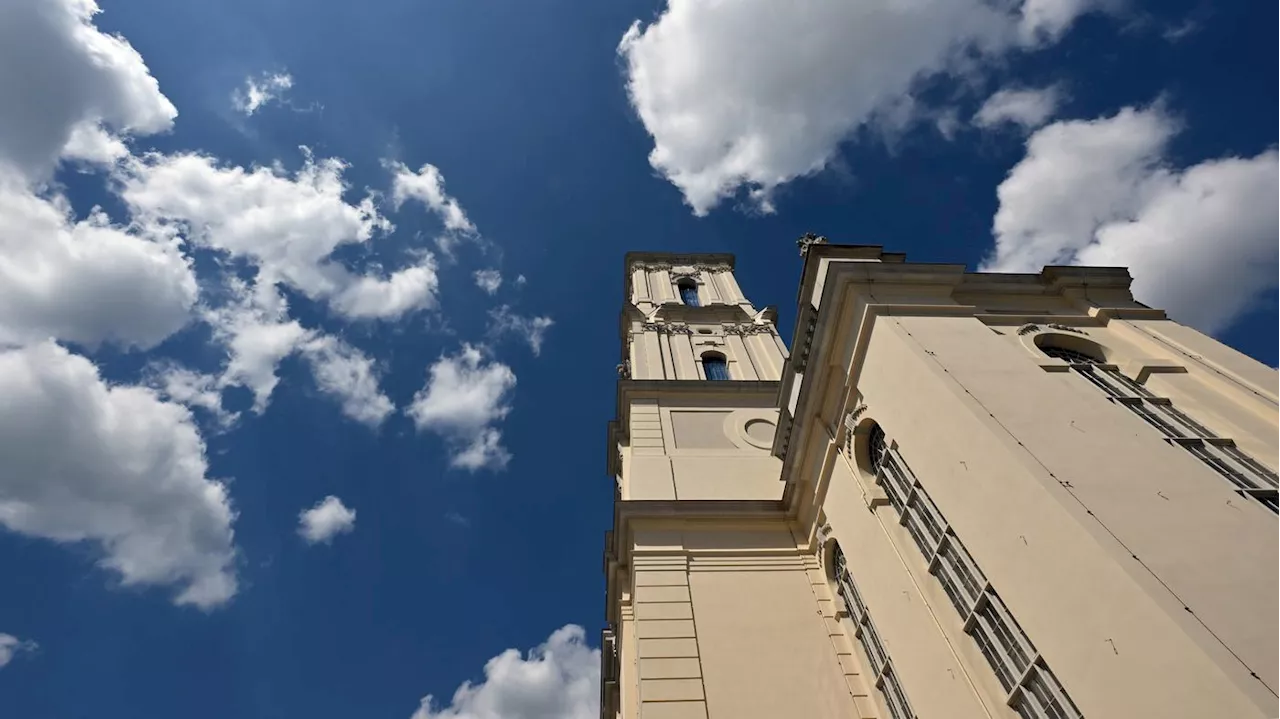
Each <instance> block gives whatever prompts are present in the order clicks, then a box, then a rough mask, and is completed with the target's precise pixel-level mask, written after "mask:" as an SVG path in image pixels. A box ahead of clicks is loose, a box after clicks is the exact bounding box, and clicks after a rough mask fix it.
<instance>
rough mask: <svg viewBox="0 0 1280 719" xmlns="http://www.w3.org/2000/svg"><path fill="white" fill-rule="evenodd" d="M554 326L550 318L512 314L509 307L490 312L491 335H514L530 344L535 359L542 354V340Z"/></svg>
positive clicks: (503, 306) (505, 306) (504, 306)
mask: <svg viewBox="0 0 1280 719" xmlns="http://www.w3.org/2000/svg"><path fill="white" fill-rule="evenodd" d="M553 324H555V322H553V321H552V320H551V318H550V317H525V316H523V315H518V314H516V313H515V312H512V311H511V308H510V307H509V306H507V305H502V306H501V307H498V308H496V309H493V310H490V311H489V333H490V334H491V335H493V336H500V335H504V334H514V335H515V336H517V337H519V338H521V339H523V340H524V341H525V342H526V343H528V345H529V349H531V350H533V354H534V356H535V357H536V356H537V355H540V354H542V340H543V339H544V338H545V336H546V333H547V330H548V329H550V328H551V325H553Z"/></svg>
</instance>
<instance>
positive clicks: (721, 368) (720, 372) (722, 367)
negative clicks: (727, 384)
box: [702, 356, 729, 380]
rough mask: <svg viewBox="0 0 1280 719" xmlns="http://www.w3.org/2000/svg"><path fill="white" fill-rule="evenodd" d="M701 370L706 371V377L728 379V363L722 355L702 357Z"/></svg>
mask: <svg viewBox="0 0 1280 719" xmlns="http://www.w3.org/2000/svg"><path fill="white" fill-rule="evenodd" d="M702 371H703V372H705V373H706V375H707V379H717V380H723V379H729V363H728V362H726V361H725V359H724V358H723V357H714V356H707V357H703V358H702Z"/></svg>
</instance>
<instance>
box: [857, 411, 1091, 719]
mask: <svg viewBox="0 0 1280 719" xmlns="http://www.w3.org/2000/svg"><path fill="white" fill-rule="evenodd" d="M870 438H871V439H872V440H873V441H872V442H871V443H870V444H869V450H870V452H871V458H872V460H873V464H874V466H875V468H876V483H877V484H879V485H880V486H882V487H883V488H884V490H885V494H886V495H887V496H888V497H889V504H890V505H891V506H892V507H893V508H894V510H895V511H897V512H898V520H899V523H900V524H902V525H903V526H904V527H905V528H906V529H907V531H908V533H909V534H910V535H911V538H912V540H913V541H914V542H915V544H916V546H917V547H919V549H920V552H921V554H923V555H924V557H925V559H926V560H927V562H928V566H929V573H930V574H931V575H933V577H934V578H935V579H937V580H938V583H939V584H940V585H942V590H943V592H944V593H946V595H947V598H948V599H949V600H950V601H951V604H952V606H954V607H955V609H956V612H957V613H958V614H959V615H960V616H961V617H962V618H963V620H964V632H965V633H966V634H968V635H969V636H970V637H972V638H973V641H974V643H975V644H976V645H977V647H978V651H979V652H981V653H982V656H983V657H984V658H985V659H986V660H987V663H988V664H990V665H991V670H992V672H993V673H994V674H995V676H996V679H997V681H999V682H1000V685H1001V686H1002V687H1004V690H1005V692H1006V693H1007V694H1006V702H1007V703H1008V705H1009V706H1010V707H1012V708H1013V709H1014V710H1015V711H1017V712H1018V714H1019V715H1020V716H1021V717H1023V719H1083V716H1084V715H1083V714H1081V713H1080V710H1079V709H1077V708H1076V706H1075V704H1073V703H1072V702H1071V698H1070V697H1069V696H1067V692H1066V690H1065V689H1063V687H1062V684H1061V682H1059V681H1058V678H1057V677H1056V676H1055V675H1054V674H1053V671H1052V670H1050V669H1049V665H1048V664H1047V663H1046V662H1045V660H1044V658H1043V657H1041V656H1040V653H1039V652H1038V651H1037V650H1036V648H1035V645H1034V644H1032V643H1031V638H1030V637H1028V636H1027V634H1026V632H1024V631H1023V630H1022V628H1021V627H1020V626H1018V622H1017V620H1015V619H1014V618H1013V615H1012V613H1010V611H1009V608H1008V607H1007V606H1005V603H1004V601H1003V600H1001V599H1000V596H999V595H998V594H997V593H996V591H995V589H994V588H993V587H992V586H991V582H989V581H987V578H986V575H984V574H983V573H982V570H981V569H979V568H978V565H977V563H976V562H975V561H974V560H973V556H972V555H971V554H969V551H968V550H967V549H965V546H964V544H963V543H962V542H961V541H960V538H959V537H957V536H956V533H955V531H954V530H952V529H951V526H950V525H949V524H948V523H947V521H946V518H945V517H944V516H943V514H942V511H941V510H940V509H938V505H937V504H935V503H934V501H933V499H932V498H930V497H929V494H928V492H926V491H925V489H924V486H923V485H922V484H921V483H920V481H919V480H918V479H917V478H916V476H915V474H914V473H913V472H912V471H911V468H910V467H909V466H907V463H906V462H905V461H904V460H903V459H902V456H901V454H899V452H898V450H897V448H896V447H894V446H892V445H891V444H889V443H888V442H887V441H886V440H885V439H884V433H883V431H882V430H880V428H879V426H876V427H875V428H874V429H873V430H872V433H871V435H870ZM877 447H878V449H877ZM836 570H837V577H840V578H844V577H847V575H848V571H847V569H845V566H844V555H842V554H840V553H839V549H838V548H837V550H836ZM840 587H841V595H842V596H846V595H847V596H846V598H845V602H846V604H848V605H849V606H850V607H851V609H850V612H851V613H854V612H857V613H858V616H862V617H865V616H866V608H865V605H863V603H862V598H861V597H860V596H859V595H858V594H857V590H856V588H854V587H853V584H852V579H849V580H848V589H845V582H844V581H843V580H842V581H841V583H840ZM870 635H871V636H870V637H868V638H863V637H862V636H860V637H859V638H860V639H862V642H863V646H864V647H868V642H871V643H873V644H874V647H875V648H874V649H873V648H867V651H868V656H872V652H873V651H874V652H879V653H880V655H883V649H882V648H880V646H879V639H878V637H876V636H875V635H874V631H872V632H871V633H870ZM872 661H873V664H874V662H875V659H874V657H873V658H872ZM885 661H886V662H887V658H886V659H885ZM877 686H879V684H878V685H877ZM882 691H885V692H886V696H887V695H888V692H889V690H886V689H883V688H882ZM891 710H892V705H891Z"/></svg>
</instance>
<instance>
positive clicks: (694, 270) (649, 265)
mask: <svg viewBox="0 0 1280 719" xmlns="http://www.w3.org/2000/svg"><path fill="white" fill-rule="evenodd" d="M678 266H681V267H689V268H690V270H689V271H687V272H685V271H681V272H679V273H677V274H675V275H673V276H677V277H696V276H697V275H698V274H700V273H703V272H709V273H716V272H731V271H732V270H733V267H732V266H730V265H729V263H727V262H715V263H705V262H700V263H697V264H693V265H673V264H671V263H670V262H632V263H631V268H630V269H631V271H632V272H635V271H636V270H644V271H645V272H669V271H671V270H672V269H674V268H675V267H678Z"/></svg>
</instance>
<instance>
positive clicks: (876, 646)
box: [831, 545, 915, 719]
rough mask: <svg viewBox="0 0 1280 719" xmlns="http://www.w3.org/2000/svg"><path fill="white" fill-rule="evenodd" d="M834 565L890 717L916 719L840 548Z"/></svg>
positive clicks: (857, 636) (840, 590)
mask: <svg viewBox="0 0 1280 719" xmlns="http://www.w3.org/2000/svg"><path fill="white" fill-rule="evenodd" d="M831 559H832V563H833V564H834V569H835V572H834V576H835V578H836V591H837V593H839V595H840V598H841V599H843V600H844V605H845V608H846V609H847V610H848V612H849V618H850V619H851V620H852V621H853V626H854V627H855V629H854V636H855V637H856V638H857V639H858V642H859V643H860V644H862V651H863V652H865V653H866V655H867V662H868V664H867V666H868V667H869V668H870V672H871V675H872V677H873V678H874V680H875V681H874V683H875V687H876V688H877V689H879V690H880V693H881V694H883V695H884V702H885V705H886V706H888V707H889V715H890V717H892V719H913V717H915V714H913V713H912V711H911V704H910V703H909V702H908V701H907V694H906V692H905V691H903V689H902V684H901V683H900V682H899V681H898V675H897V674H896V673H895V672H894V671H893V662H892V661H891V660H890V659H889V653H888V652H887V651H885V648H884V642H883V641H881V640H880V634H879V633H878V632H877V631H876V625H875V624H874V623H872V621H871V614H870V612H868V611H867V605H866V604H865V603H864V602H863V601H862V595H861V594H859V593H858V587H857V585H855V584H854V583H853V575H852V574H850V573H849V567H848V565H847V564H845V558H844V552H841V551H840V547H839V545H837V546H836V548H835V551H834V552H832V558H831Z"/></svg>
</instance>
